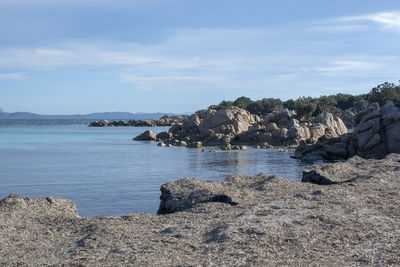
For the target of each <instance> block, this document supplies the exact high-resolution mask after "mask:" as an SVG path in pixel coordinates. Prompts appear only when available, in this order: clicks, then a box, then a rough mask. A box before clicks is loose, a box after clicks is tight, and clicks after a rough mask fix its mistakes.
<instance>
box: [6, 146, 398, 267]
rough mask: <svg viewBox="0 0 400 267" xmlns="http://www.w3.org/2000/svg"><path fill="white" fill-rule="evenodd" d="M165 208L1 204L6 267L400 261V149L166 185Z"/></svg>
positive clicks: (56, 201) (49, 201) (12, 199)
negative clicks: (295, 171) (292, 176)
mask: <svg viewBox="0 0 400 267" xmlns="http://www.w3.org/2000/svg"><path fill="white" fill-rule="evenodd" d="M161 191H162V195H161V203H160V210H159V213H160V214H165V215H159V216H156V215H150V214H145V213H138V214H128V215H124V216H121V217H106V216H96V217H91V218H81V217H79V216H78V214H77V212H76V209H75V206H74V204H73V202H72V201H69V200H64V199H60V198H51V197H49V198H46V199H30V198H22V197H19V196H17V195H10V196H9V197H7V198H5V199H3V200H2V201H0V229H1V231H0V265H11V266H14V265H18V266H34V265H72V266H78V265H79V266H99V265H103V266H105V265H108V266H110V265H136V266H178V265H185V266H186V265H205V266H213V265H230V266H233V265H257V266H266V265H269V266H270V265H295V266H299V265H302V266H304V265H330V266H332V265H335V266H348V265H363V264H366V265H380V266H382V265H393V266H396V265H400V247H399V246H398V244H399V242H400V236H399V234H398V233H399V232H400V209H399V206H400V193H399V192H400V156H399V155H397V154H390V155H389V156H387V157H386V158H385V159H382V160H366V159H362V158H360V157H354V158H352V159H350V160H348V161H347V162H340V163H333V164H323V165H317V166H314V167H313V168H312V169H310V170H306V171H305V172H304V175H303V182H296V181H291V180H287V179H284V178H280V177H277V176H273V175H268V174H259V175H256V176H245V175H243V176H230V177H228V178H226V179H225V180H224V181H221V182H208V181H199V180H197V179H182V180H178V181H176V182H171V183H168V184H165V185H163V186H162V187H161Z"/></svg>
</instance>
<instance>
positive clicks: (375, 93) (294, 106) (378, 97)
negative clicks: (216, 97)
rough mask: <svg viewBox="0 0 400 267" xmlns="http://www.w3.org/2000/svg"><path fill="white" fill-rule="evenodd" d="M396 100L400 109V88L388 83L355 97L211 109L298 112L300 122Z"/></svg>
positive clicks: (242, 101) (246, 101) (240, 102)
mask: <svg viewBox="0 0 400 267" xmlns="http://www.w3.org/2000/svg"><path fill="white" fill-rule="evenodd" d="M389 100H392V101H393V102H394V103H395V104H396V105H398V106H399V105H400V84H394V83H388V82H385V83H383V84H380V85H378V86H376V87H374V88H372V89H371V91H370V92H369V93H368V94H360V95H351V94H342V93H338V94H335V95H328V96H325V95H324V96H320V97H304V96H303V97H299V98H297V99H296V100H293V99H289V100H286V101H282V100H280V99H279V98H263V99H261V100H256V101H253V100H251V99H250V98H248V97H246V96H242V97H239V98H238V99H236V100H235V101H228V100H223V101H221V102H220V103H219V104H218V105H211V106H209V109H216V110H219V109H224V108H227V107H230V106H236V107H239V108H243V109H245V110H247V111H249V112H251V113H253V114H257V115H260V116H263V115H267V114H268V113H271V112H273V111H279V110H283V109H284V108H287V109H289V110H295V111H296V112H297V117H298V119H301V120H308V119H310V118H311V117H314V116H317V115H318V114H320V113H323V112H330V113H332V114H335V115H340V114H341V113H342V111H343V110H345V109H349V108H353V109H354V111H355V112H358V111H360V110H362V109H364V108H366V107H368V105H369V104H370V103H374V102H377V103H379V104H380V105H381V106H382V105H384V104H385V103H386V102H387V101H389Z"/></svg>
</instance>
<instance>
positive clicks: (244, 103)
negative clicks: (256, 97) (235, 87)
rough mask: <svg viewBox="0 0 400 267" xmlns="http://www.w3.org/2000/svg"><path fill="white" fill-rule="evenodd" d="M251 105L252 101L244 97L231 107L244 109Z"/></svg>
mask: <svg viewBox="0 0 400 267" xmlns="http://www.w3.org/2000/svg"><path fill="white" fill-rule="evenodd" d="M251 103H253V101H252V100H251V99H250V98H248V97H245V96H241V97H239V98H238V99H236V100H235V101H234V102H233V105H234V106H237V107H238V108H243V109H246V108H247V106H248V105H249V104H251Z"/></svg>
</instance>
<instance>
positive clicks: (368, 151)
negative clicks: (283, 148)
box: [295, 101, 400, 160]
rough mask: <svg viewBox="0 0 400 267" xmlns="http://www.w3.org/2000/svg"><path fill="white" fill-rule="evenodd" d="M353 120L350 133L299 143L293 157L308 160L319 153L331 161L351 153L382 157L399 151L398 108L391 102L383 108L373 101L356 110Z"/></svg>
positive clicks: (399, 120) (399, 113) (399, 122)
mask: <svg viewBox="0 0 400 267" xmlns="http://www.w3.org/2000/svg"><path fill="white" fill-rule="evenodd" d="M354 121H355V123H356V126H355V128H354V131H353V132H352V133H351V134H346V135H342V136H341V137H340V138H331V139H328V138H321V139H320V140H319V141H318V142H317V143H316V144H315V145H302V146H300V147H299V148H298V149H297V150H296V152H295V157H298V158H303V159H308V158H312V157H314V156H315V155H318V156H320V157H321V158H322V159H327V160H331V159H337V158H344V159H346V158H348V157H352V156H354V155H359V156H361V157H364V158H383V157H385V156H386V155H388V154H389V153H400V134H399V133H400V109H399V107H397V106H396V105H395V104H394V103H393V102H392V101H389V102H388V103H386V104H385V105H384V106H383V107H382V109H381V108H380V106H379V105H378V104H377V103H372V104H371V105H369V106H368V108H367V109H364V110H362V111H360V112H359V113H357V114H356V116H355V118H354ZM325 137H328V136H327V135H326V136H325Z"/></svg>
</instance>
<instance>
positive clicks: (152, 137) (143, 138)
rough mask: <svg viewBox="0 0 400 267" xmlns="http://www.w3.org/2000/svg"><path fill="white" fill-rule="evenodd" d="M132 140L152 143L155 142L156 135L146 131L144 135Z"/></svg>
mask: <svg viewBox="0 0 400 267" xmlns="http://www.w3.org/2000/svg"><path fill="white" fill-rule="evenodd" d="M133 140H135V141H154V140H156V134H155V133H154V132H153V131H151V130H147V131H145V132H144V133H142V134H140V135H138V136H136V137H135V138H133Z"/></svg>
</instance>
